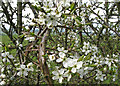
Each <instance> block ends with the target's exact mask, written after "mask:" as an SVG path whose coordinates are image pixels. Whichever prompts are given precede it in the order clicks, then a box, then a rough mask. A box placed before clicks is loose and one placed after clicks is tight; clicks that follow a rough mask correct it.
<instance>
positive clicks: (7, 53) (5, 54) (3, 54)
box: [1, 52, 9, 57]
mask: <svg viewBox="0 0 120 86" xmlns="http://www.w3.org/2000/svg"><path fill="white" fill-rule="evenodd" d="M8 55H9V52H4V53H1V56H3V57H6V56H8Z"/></svg>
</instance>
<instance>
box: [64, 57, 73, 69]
mask: <svg viewBox="0 0 120 86" xmlns="http://www.w3.org/2000/svg"><path fill="white" fill-rule="evenodd" d="M71 62H72V59H71V58H67V59H66V60H65V61H63V66H64V67H65V68H68V67H70V65H71Z"/></svg>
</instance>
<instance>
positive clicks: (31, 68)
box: [26, 62, 34, 71]
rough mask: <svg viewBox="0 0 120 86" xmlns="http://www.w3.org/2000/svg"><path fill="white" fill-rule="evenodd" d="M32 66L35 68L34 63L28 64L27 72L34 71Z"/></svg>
mask: <svg viewBox="0 0 120 86" xmlns="http://www.w3.org/2000/svg"><path fill="white" fill-rule="evenodd" d="M32 66H33V63H32V62H30V63H28V65H27V68H26V70H27V71H33V70H34V69H33V67H32Z"/></svg>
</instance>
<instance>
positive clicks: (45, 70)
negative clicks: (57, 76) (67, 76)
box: [39, 30, 52, 86]
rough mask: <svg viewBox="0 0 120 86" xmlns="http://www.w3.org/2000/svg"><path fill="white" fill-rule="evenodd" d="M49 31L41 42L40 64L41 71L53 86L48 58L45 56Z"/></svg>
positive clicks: (50, 85)
mask: <svg viewBox="0 0 120 86" xmlns="http://www.w3.org/2000/svg"><path fill="white" fill-rule="evenodd" d="M48 35H49V31H48V30H46V32H45V33H44V35H43V38H42V40H41V43H40V45H39V62H40V65H41V67H40V69H41V71H42V72H43V74H44V77H45V81H46V83H47V84H48V85H49V86H52V79H51V77H50V74H49V68H48V65H47V63H46V58H45V57H44V56H43V55H45V54H46V44H47V39H48Z"/></svg>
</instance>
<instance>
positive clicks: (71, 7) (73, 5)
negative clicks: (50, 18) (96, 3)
mask: <svg viewBox="0 0 120 86" xmlns="http://www.w3.org/2000/svg"><path fill="white" fill-rule="evenodd" d="M70 9H71V11H73V10H74V9H75V3H72V4H71V6H70Z"/></svg>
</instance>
